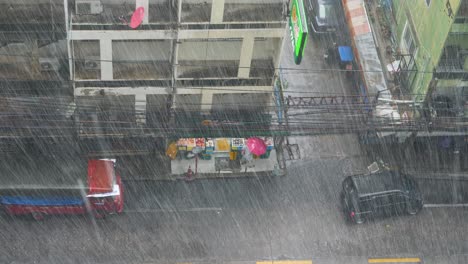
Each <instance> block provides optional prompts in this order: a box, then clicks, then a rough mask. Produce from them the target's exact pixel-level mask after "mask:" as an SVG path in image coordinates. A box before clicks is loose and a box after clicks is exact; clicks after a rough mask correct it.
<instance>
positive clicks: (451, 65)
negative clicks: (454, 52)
mask: <svg viewBox="0 0 468 264" xmlns="http://www.w3.org/2000/svg"><path fill="white" fill-rule="evenodd" d="M464 61H465V58H463V57H461V58H442V59H441V60H440V61H439V65H437V72H441V73H444V72H446V73H458V72H464V71H465V70H464V69H463V63H464Z"/></svg>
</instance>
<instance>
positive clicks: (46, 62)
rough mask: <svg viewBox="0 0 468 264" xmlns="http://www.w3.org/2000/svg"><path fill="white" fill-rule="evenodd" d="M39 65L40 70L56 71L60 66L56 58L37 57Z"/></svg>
mask: <svg viewBox="0 0 468 264" xmlns="http://www.w3.org/2000/svg"><path fill="white" fill-rule="evenodd" d="M39 65H40V70H41V71H42V72H47V71H58V69H59V67H60V64H59V61H58V59H57V58H39Z"/></svg>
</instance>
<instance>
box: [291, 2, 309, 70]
mask: <svg viewBox="0 0 468 264" xmlns="http://www.w3.org/2000/svg"><path fill="white" fill-rule="evenodd" d="M289 30H290V32H291V42H292V46H293V51H294V62H295V63H296V64H300V63H301V60H302V55H303V53H304V48H305V45H306V42H307V33H308V30H307V19H306V16H305V10H304V2H303V1H302V0H292V1H291V15H290V16H289Z"/></svg>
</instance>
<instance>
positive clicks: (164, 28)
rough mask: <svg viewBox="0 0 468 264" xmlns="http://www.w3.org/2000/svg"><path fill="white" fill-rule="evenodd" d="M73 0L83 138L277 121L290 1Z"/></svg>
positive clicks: (73, 55) (72, 40)
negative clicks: (139, 14) (139, 15)
mask: <svg viewBox="0 0 468 264" xmlns="http://www.w3.org/2000/svg"><path fill="white" fill-rule="evenodd" d="M66 2H67V3H66V4H65V13H66V18H65V19H66V21H67V25H66V27H67V41H68V50H69V54H68V55H69V69H70V78H71V80H72V83H73V91H74V96H75V99H76V102H77V109H78V111H79V115H78V118H79V123H80V126H81V127H80V135H82V136H84V137H87V136H95V135H103V136H106V135H109V136H113V135H117V136H119V135H123V136H128V135H135V134H142V133H143V134H153V135H154V134H156V135H157V134H158V133H168V132H172V133H173V134H177V133H178V132H180V131H182V130H181V128H184V129H183V131H184V132H183V133H182V134H184V133H186V134H188V135H186V136H190V135H193V136H195V135H200V133H202V132H203V131H202V132H200V129H199V126H201V125H202V124H214V123H220V122H221V123H223V122H224V123H236V122H237V123H242V124H244V125H245V124H257V123H264V124H265V125H268V124H269V123H270V122H271V119H272V111H273V110H274V107H272V106H274V100H273V99H274V93H273V84H274V80H275V76H276V74H277V69H278V68H279V58H280V53H281V48H282V45H283V41H284V37H285V36H289V35H287V34H286V33H287V32H286V25H287V24H286V22H287V1H285V0H258V1H247V0H136V1H135V0H68V1H66ZM138 7H143V9H144V18H143V20H142V23H141V25H139V27H138V28H137V29H132V28H130V27H129V23H130V20H131V16H132V13H133V12H134V10H136V8H138ZM273 113H274V112H273ZM200 136H201V135H200Z"/></svg>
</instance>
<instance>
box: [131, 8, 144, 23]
mask: <svg viewBox="0 0 468 264" xmlns="http://www.w3.org/2000/svg"><path fill="white" fill-rule="evenodd" d="M144 17H145V8H144V7H142V6H141V7H139V8H137V9H136V10H135V12H133V15H132V18H131V19H130V25H129V26H130V27H131V28H133V29H135V28H137V27H139V26H140V25H141V23H142V22H143V18H144Z"/></svg>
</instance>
